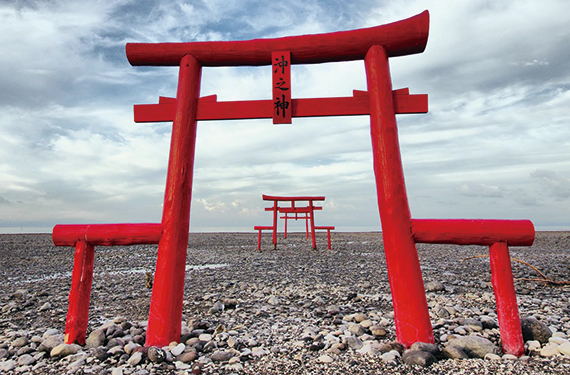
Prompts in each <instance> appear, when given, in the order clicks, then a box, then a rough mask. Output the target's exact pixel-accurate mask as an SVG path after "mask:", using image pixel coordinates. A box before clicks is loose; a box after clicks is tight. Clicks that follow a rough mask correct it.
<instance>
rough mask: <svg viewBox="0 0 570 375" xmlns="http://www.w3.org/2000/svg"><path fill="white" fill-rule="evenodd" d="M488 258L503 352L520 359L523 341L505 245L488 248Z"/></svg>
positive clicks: (498, 244)
mask: <svg viewBox="0 0 570 375" xmlns="http://www.w3.org/2000/svg"><path fill="white" fill-rule="evenodd" d="M489 258H490V262H491V283H492V284H493V291H494V293H495V301H496V303H497V317H498V319H499V330H500V332H501V342H502V346H503V351H504V352H505V353H508V354H512V355H516V356H517V357H520V356H521V355H524V341H523V336H522V328H521V319H520V317H519V309H518V305H517V295H516V292H515V284H514V281H513V271H512V268H511V257H510V255H509V247H508V245H507V243H506V242H496V243H494V244H492V245H491V246H489Z"/></svg>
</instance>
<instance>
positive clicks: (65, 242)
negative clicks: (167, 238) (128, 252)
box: [51, 224, 162, 246]
mask: <svg viewBox="0 0 570 375" xmlns="http://www.w3.org/2000/svg"><path fill="white" fill-rule="evenodd" d="M161 236H162V225H161V224H91V225H89V224H87V225H83V224H79V225H61V224H60V225H56V226H55V227H54V228H53V232H52V236H51V237H52V240H53V243H54V245H55V246H75V244H76V243H77V242H78V241H81V240H83V241H85V242H88V243H90V244H92V245H96V246H114V245H125V246H126V245H142V244H157V243H158V242H159V241H160V237H161Z"/></svg>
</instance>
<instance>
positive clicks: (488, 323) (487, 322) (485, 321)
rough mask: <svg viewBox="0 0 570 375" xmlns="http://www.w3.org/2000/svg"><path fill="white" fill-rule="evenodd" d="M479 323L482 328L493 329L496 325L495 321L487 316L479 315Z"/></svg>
mask: <svg viewBox="0 0 570 375" xmlns="http://www.w3.org/2000/svg"><path fill="white" fill-rule="evenodd" d="M481 325H482V326H483V328H484V329H493V328H497V327H498V325H497V321H496V320H495V319H493V318H491V317H489V316H482V317H481Z"/></svg>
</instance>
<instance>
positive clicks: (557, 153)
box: [0, 0, 570, 230]
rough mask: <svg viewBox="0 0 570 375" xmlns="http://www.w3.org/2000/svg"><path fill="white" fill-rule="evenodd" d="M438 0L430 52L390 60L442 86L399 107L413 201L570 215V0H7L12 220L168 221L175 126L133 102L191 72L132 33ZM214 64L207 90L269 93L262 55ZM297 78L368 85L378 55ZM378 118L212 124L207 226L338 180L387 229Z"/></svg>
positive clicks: (3, 16)
mask: <svg viewBox="0 0 570 375" xmlns="http://www.w3.org/2000/svg"><path fill="white" fill-rule="evenodd" d="M425 8H428V9H429V10H430V13H431V24H430V39H429V41H428V46H427V49H426V51H425V53H423V54H420V55H415V56H408V57H401V58H395V59H392V60H391V61H390V64H391V73H392V80H393V85H394V88H399V87H408V86H409V87H410V90H411V92H412V93H428V94H429V98H430V99H429V104H430V112H429V113H428V114H425V115H402V116H398V124H399V133H400V140H401V146H402V158H403V163H404V168H405V174H406V185H407V190H408V194H409V197H410V206H411V210H412V212H413V213H414V215H417V216H418V217H459V218H461V217H487V218H530V219H532V220H533V221H534V222H535V225H537V227H538V228H541V227H553V226H557V227H559V226H564V225H566V226H569V225H570V207H569V205H570V203H568V202H569V201H568V199H567V198H568V197H569V196H570V188H569V182H568V181H569V180H570V162H569V160H570V151H569V150H570V148H569V147H568V144H567V143H568V142H567V140H568V139H570V127H568V123H569V122H570V116H569V115H568V111H567V108H568V106H569V105H570V91H569V88H570V79H569V78H568V74H567V72H568V71H569V66H568V64H569V62H570V52H569V51H570V45H569V44H570V35H569V34H570V29H568V27H567V25H568V23H569V21H570V20H569V17H570V16H569V15H570V9H569V8H570V3H568V2H567V1H564V0H558V1H555V0H545V1H543V2H540V3H533V2H522V3H521V2H515V1H506V2H500V3H499V2H494V3H493V2H481V1H476V0H471V1H463V2H454V3H449V2H446V1H438V0H433V1H429V2H427V3H426V2H425V1H417V0H410V1H402V2H392V3H382V4H378V2H376V1H372V0H367V1H325V0H312V1H300V0H293V1H290V2H288V3H287V6H281V5H279V3H274V2H273V3H268V2H264V1H260V0H251V1H237V0H235V1H233V0H232V1H228V0H225V1H221V0H220V1H210V0H209V1H193V2H186V1H181V0H167V1H143V2H141V1H133V0H117V1H113V2H105V3H103V2H100V1H96V0H88V1H82V2H73V1H70V0H67V1H58V2H45V1H19V2H16V3H14V4H8V3H3V4H0V43H2V45H3V46H4V50H5V51H6V53H3V54H2V56H0V64H2V66H3V67H4V68H3V69H2V70H1V71H0V80H1V81H2V83H3V87H2V91H1V92H0V115H1V116H0V196H2V197H3V198H2V199H3V201H2V200H0V203H4V204H1V205H0V206H1V207H0V217H2V218H3V220H4V221H3V222H2V223H0V226H5V227H13V228H17V227H20V226H22V223H27V224H24V225H29V226H33V227H42V226H43V227H45V228H48V229H49V227H50V226H51V225H53V224H55V223H57V222H79V223H80V222H115V221H116V222H133V221H141V222H157V221H158V220H159V219H160V214H161V203H162V199H163V195H164V183H165V176H166V165H167V160H168V150H169V143H170V130H171V124H168V123H164V124H134V123H133V122H132V105H133V104H134V103H155V102H156V101H157V99H158V96H171V97H172V96H175V95H176V80H177V70H176V69H175V68H152V67H147V68H141V67H131V66H130V65H129V64H128V62H127V61H126V57H125V53H124V46H125V43H126V42H162V41H196V40H238V39H253V38H269V37H277V36H285V35H298V34H307V33H318V32H331V31H337V30H347V29H352V28H360V27H368V26H374V25H378V24H382V23H387V22H391V21H394V20H398V19H402V18H406V17H409V16H411V15H413V14H417V13H419V12H421V11H423V10H424V9H425ZM530 20H532V21H530ZM202 77H203V81H202V95H210V94H218V100H244V99H264V98H267V97H268V92H267V87H268V84H269V83H268V82H269V77H268V76H267V72H266V70H264V68H263V67H260V68H249V67H246V68H207V69H206V68H205V69H204V70H203V75H202ZM293 81H294V87H293V89H294V91H293V95H294V97H322V96H349V95H351V94H352V90H353V89H358V90H365V89H366V81H365V76H364V69H363V64H362V62H354V63H343V64H323V65H318V66H294V67H293ZM369 134H370V133H369V120H368V118H366V117H365V116H360V117H353V118H320V119H295V120H294V123H293V124H292V125H290V126H283V127H280V126H273V125H271V124H270V122H268V121H235V122H216V123H206V122H204V123H200V124H199V128H198V139H197V150H196V165H195V177H194V191H193V206H192V207H193V208H192V229H193V230H200V228H206V227H207V228H210V229H212V228H214V229H216V230H224V229H226V230H227V229H228V228H232V229H236V228H237V229H240V230H249V229H250V228H251V226H252V225H256V224H260V223H263V222H265V221H267V220H268V217H267V215H266V213H265V212H264V211H263V210H262V208H263V202H262V201H261V194H262V193H270V194H284V195H286V194H315V195H317V194H318V195H321V194H324V195H326V196H327V200H326V201H325V210H323V211H322V212H319V220H322V221H323V222H330V224H331V225H336V226H337V228H339V229H340V230H343V228H351V229H361V230H378V229H379V218H378V209H377V203H376V188H375V184H374V175H373V172H372V171H373V167H372V155H371V145H370V144H371V143H370V135H369ZM554 171H555V172H554ZM7 201H9V202H18V201H20V202H25V203H22V204H5V203H6V202H7ZM531 208H532V209H531ZM222 211H223V213H222ZM321 218H322V219H321ZM238 227H239V228H238Z"/></svg>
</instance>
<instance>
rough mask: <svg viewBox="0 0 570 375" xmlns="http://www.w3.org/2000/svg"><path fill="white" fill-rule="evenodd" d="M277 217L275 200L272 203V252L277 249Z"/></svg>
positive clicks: (277, 208)
mask: <svg viewBox="0 0 570 375" xmlns="http://www.w3.org/2000/svg"><path fill="white" fill-rule="evenodd" d="M278 215H279V207H278V205H277V200H275V201H273V250H275V249H277V219H278V217H279V216H278Z"/></svg>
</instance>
